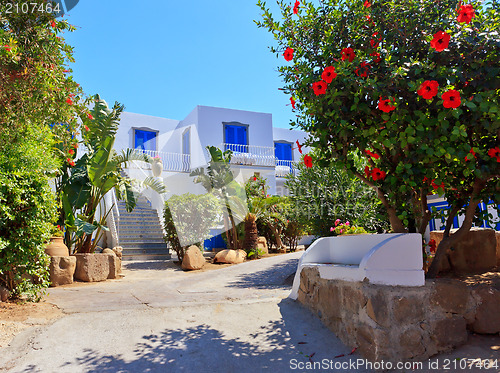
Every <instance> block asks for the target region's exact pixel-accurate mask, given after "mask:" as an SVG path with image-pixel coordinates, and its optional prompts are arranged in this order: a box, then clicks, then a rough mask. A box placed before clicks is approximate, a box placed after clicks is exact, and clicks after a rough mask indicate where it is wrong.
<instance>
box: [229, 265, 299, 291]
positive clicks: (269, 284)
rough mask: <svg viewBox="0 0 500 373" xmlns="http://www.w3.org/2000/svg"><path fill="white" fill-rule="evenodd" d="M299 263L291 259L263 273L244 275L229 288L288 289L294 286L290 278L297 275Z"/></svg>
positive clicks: (230, 284)
mask: <svg viewBox="0 0 500 373" xmlns="http://www.w3.org/2000/svg"><path fill="white" fill-rule="evenodd" d="M298 263H299V260H298V259H289V260H287V261H286V262H283V263H280V264H275V265H273V266H272V267H269V268H267V269H265V270H262V271H258V272H253V273H246V274H243V275H241V276H239V277H238V278H237V280H236V281H233V282H231V283H229V284H228V285H227V286H228V287H235V288H245V289H248V288H254V289H288V288H291V286H292V285H291V283H290V280H289V279H290V276H291V275H294V274H295V271H296V270H297V265H298Z"/></svg>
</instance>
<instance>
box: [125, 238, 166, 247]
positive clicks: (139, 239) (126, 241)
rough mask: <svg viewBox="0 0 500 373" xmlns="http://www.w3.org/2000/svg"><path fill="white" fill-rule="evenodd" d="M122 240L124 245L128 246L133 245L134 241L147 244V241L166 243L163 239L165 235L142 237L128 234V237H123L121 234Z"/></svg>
mask: <svg viewBox="0 0 500 373" xmlns="http://www.w3.org/2000/svg"><path fill="white" fill-rule="evenodd" d="M120 242H121V244H122V245H126V246H131V245H132V244H134V243H138V244H146V243H165V241H164V240H163V236H156V237H148V236H146V237H141V236H132V237H131V236H128V237H123V236H120Z"/></svg>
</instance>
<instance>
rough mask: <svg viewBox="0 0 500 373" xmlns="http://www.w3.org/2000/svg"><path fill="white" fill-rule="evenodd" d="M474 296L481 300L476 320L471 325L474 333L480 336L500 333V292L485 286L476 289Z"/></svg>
mask: <svg viewBox="0 0 500 373" xmlns="http://www.w3.org/2000/svg"><path fill="white" fill-rule="evenodd" d="M472 294H473V296H474V298H477V299H478V300H479V302H478V305H477V308H476V315H475V320H474V322H473V323H472V325H469V326H470V327H471V329H472V331H474V332H476V333H480V334H496V333H500V291H499V290H497V289H494V288H492V287H490V286H488V285H485V286H479V287H478V288H475V289H474V290H473V291H472Z"/></svg>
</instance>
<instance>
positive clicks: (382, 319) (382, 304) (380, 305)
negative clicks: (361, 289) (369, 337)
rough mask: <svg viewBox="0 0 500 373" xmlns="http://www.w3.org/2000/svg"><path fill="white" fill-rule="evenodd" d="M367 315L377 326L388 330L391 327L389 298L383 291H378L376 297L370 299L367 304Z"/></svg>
mask: <svg viewBox="0 0 500 373" xmlns="http://www.w3.org/2000/svg"><path fill="white" fill-rule="evenodd" d="M366 313H367V314H368V316H369V317H370V318H371V319H372V320H373V321H375V322H376V323H377V324H379V325H381V326H383V327H386V328H388V327H390V325H391V320H390V315H389V308H388V302H387V297H385V296H384V293H383V292H382V291H377V294H375V296H372V297H370V299H368V302H367V303H366Z"/></svg>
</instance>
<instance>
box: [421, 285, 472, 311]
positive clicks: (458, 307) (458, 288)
mask: <svg viewBox="0 0 500 373" xmlns="http://www.w3.org/2000/svg"><path fill="white" fill-rule="evenodd" d="M468 300H469V289H468V287H467V285H466V284H465V283H463V282H462V281H459V280H454V279H438V280H436V282H435V283H434V290H433V292H432V293H431V297H430V302H431V304H432V305H437V306H439V307H440V308H441V309H442V310H443V311H445V312H450V313H464V312H465V310H466V307H467V301H468Z"/></svg>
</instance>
